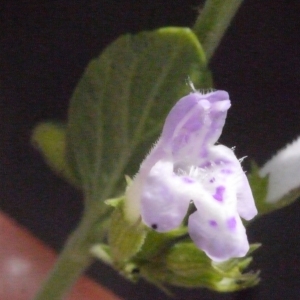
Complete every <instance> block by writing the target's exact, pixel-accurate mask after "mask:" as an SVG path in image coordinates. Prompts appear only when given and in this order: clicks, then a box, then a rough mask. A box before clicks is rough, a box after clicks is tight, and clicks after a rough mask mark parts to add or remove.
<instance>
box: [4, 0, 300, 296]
mask: <svg viewBox="0 0 300 300" xmlns="http://www.w3.org/2000/svg"><path fill="white" fill-rule="evenodd" d="M75 2H76V3H75ZM197 5H199V1H196V0H194V1H192V0H189V1H188V0H181V1H180V0H176V1H175V0H174V1H157V0H156V1H155V0H148V1H134V0H131V1H129V0H127V1H112V0H111V1H105V0H98V1H64V0H62V1H16V2H14V1H4V2H3V1H2V4H1V8H0V18H1V23H0V28H1V29H0V30H1V47H0V60H1V61H0V72H1V81H0V84H1V96H0V97H1V98H0V101H1V102H0V104H1V108H0V122H1V125H0V126H1V127H0V128H1V131H0V134H1V141H0V142H1V143H0V149H1V152H0V159H1V162H0V168H1V169H0V176H1V177H0V182H1V183H0V184H1V189H0V201H1V202H0V209H2V210H3V211H5V212H6V213H8V214H9V215H10V216H12V217H13V218H15V219H17V220H18V221H19V222H20V223H21V224H23V225H25V226H26V227H27V228H29V229H30V230H31V231H32V232H33V233H34V234H35V235H36V236H38V237H39V238H41V239H42V240H43V241H45V242H46V243H47V244H49V245H51V246H52V247H54V248H55V249H57V250H59V249H60V248H61V247H62V245H63V242H64V240H65V239H66V237H67V235H68V234H69V232H70V231H71V230H72V229H73V228H74V226H75V225H76V223H77V221H78V219H79V217H80V213H81V209H82V204H81V195H80V194H79V193H78V192H77V191H75V190H74V189H73V188H72V187H70V186H69V185H68V184H66V183H65V182H64V181H62V180H61V179H59V178H58V177H56V176H55V175H54V174H52V173H51V171H50V170H49V169H48V167H47V166H46V165H45V163H44V162H43V160H42V159H41V157H40V156H39V154H38V153H36V152H35V151H34V150H33V149H32V148H31V146H30V145H29V137H30V131H31V129H32V128H33V127H34V125H35V124H36V123H37V122H39V121H42V120H46V119H58V120H65V119H66V116H67V107H68V101H69V98H70V96H71V94H72V91H73V89H74V87H75V85H76V83H77V81H78V79H79V78H80V76H81V74H82V72H83V70H84V67H85V66H86V65H87V63H88V62H89V60H90V59H91V58H93V57H95V56H96V55H98V54H99V53H100V52H101V50H102V49H103V48H104V47H105V46H106V45H108V43H110V42H112V41H113V40H114V39H115V38H117V37H118V36H119V35H121V34H123V33H125V32H132V33H134V32H138V31H141V30H146V29H153V28H157V27H161V26H167V25H177V26H188V25H192V23H193V20H194V19H195V15H196V10H195V7H196V6H197ZM299 16H300V4H299V1H297V0H295V1H288V0H282V1H280V0H278V1H276V0H264V1H261V0H248V1H247V0H246V1H244V4H243V5H242V7H241V9H240V10H239V12H238V14H237V16H236V18H235V19H234V21H233V23H232V26H231V27H230V28H229V30H228V32H227V34H226V36H225V37H224V39H223V40H222V43H221V45H220V47H219V48H218V51H217V52H216V54H215V56H214V58H213V60H212V62H211V69H212V70H213V73H214V79H215V87H216V88H218V89H225V90H227V91H229V93H230V96H231V100H232V108H231V109H230V112H229V116H228V121H227V123H226V127H225V130H224V133H223V136H222V138H221V142H222V143H224V144H226V145H228V146H237V152H238V154H239V155H240V156H244V155H248V157H250V158H252V159H255V160H256V161H257V162H258V163H259V164H263V163H264V162H265V161H266V160H267V159H269V158H270V157H271V156H272V154H273V153H274V152H275V151H276V150H278V149H280V148H281V147H283V146H284V145H285V144H286V143H288V142H291V141H292V140H293V139H294V138H295V137H296V136H298V135H299V134H300V118H299V112H300V94H299V91H300V88H299V86H300V79H299V78H300V77H299V69H300V59H299V45H300V36H299V29H300V17H299ZM299 217H300V203H299V201H298V202H296V203H294V204H293V205H292V206H290V207H288V208H285V209H284V210H281V211H278V212H276V213H274V214H272V215H270V216H267V217H264V218H262V219H260V220H257V221H256V222H255V223H254V224H252V225H251V227H250V229H249V238H250V241H251V242H256V241H260V242H262V243H263V244H264V247H263V248H262V249H261V250H259V251H258V252H257V253H256V255H255V262H254V263H253V266H252V268H253V269H261V270H262V273H261V277H262V281H261V284H260V285H259V286H258V287H256V288H254V289H251V290H248V291H243V292H241V293H235V294H223V295H220V294H216V293H212V292H209V291H207V290H194V291H190V290H182V289H181V290H179V291H178V297H179V299H201V300H205V299H259V300H263V299H273V300H277V299H278V300H279V299H286V300H293V299H299V298H298V297H300V296H299V295H300V286H299V283H300V245H299V237H300V234H299V220H300V218H299ZM90 274H92V275H93V276H94V277H95V278H97V279H98V280H100V281H101V282H102V283H103V284H104V285H106V286H108V287H109V288H111V289H112V290H114V291H115V292H116V293H117V294H119V295H121V296H122V297H123V298H124V299H128V300H129V299H131V300H137V299H168V298H167V297H166V296H165V295H164V294H163V293H161V292H160V291H158V290H156V289H155V288H154V287H152V286H150V285H148V284H146V283H144V282H141V283H139V284H138V285H132V284H131V283H128V282H127V281H126V280H124V279H123V278H121V277H120V276H118V275H117V274H115V272H114V271H112V270H110V269H109V268H107V267H104V266H100V264H98V265H97V266H94V267H93V268H91V270H90ZM12 300H13V299H12Z"/></svg>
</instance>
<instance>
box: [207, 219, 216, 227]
mask: <svg viewBox="0 0 300 300" xmlns="http://www.w3.org/2000/svg"><path fill="white" fill-rule="evenodd" d="M208 223H209V225H210V226H211V227H217V226H218V223H217V222H216V221H215V220H209V222H208Z"/></svg>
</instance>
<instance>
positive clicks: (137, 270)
mask: <svg viewBox="0 0 300 300" xmlns="http://www.w3.org/2000/svg"><path fill="white" fill-rule="evenodd" d="M131 273H132V274H138V273H140V269H139V268H134V269H132V271H131Z"/></svg>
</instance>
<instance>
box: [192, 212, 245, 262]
mask: <svg viewBox="0 0 300 300" xmlns="http://www.w3.org/2000/svg"><path fill="white" fill-rule="evenodd" d="M188 226H189V234H190V236H191V238H192V240H193V241H194V243H195V244H196V245H197V246H198V247H199V248H200V249H202V250H203V251H204V252H205V253H206V255H207V256H208V257H210V258H211V259H212V260H214V261H225V260H227V259H230V258H232V257H243V256H245V255H246V254H247V252H248V250H249V243H248V239H247V235H246V231H245V228H244V226H243V224H242V222H241V219H240V217H239V216H238V215H237V214H235V213H234V211H233V212H230V211H226V213H225V212H224V211H223V213H222V214H220V213H219V212H216V213H211V212H207V210H206V209H205V208H203V209H202V210H197V211H196V212H194V213H193V214H191V215H190V217H189V223H188Z"/></svg>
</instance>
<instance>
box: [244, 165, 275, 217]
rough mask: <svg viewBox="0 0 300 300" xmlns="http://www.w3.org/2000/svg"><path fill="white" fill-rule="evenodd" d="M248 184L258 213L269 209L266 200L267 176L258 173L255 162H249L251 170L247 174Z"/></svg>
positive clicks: (260, 213)
mask: <svg viewBox="0 0 300 300" xmlns="http://www.w3.org/2000/svg"><path fill="white" fill-rule="evenodd" d="M248 180H249V184H250V186H251V189H252V193H253V197H254V200H255V205H256V208H257V210H258V214H259V215H262V214H264V213H266V212H268V211H269V210H270V204H269V203H267V202H266V197H267V192H268V178H267V177H265V178H262V177H261V176H260V175H259V167H258V166H257V164H256V163H255V162H252V164H251V172H250V173H249V174H248Z"/></svg>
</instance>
